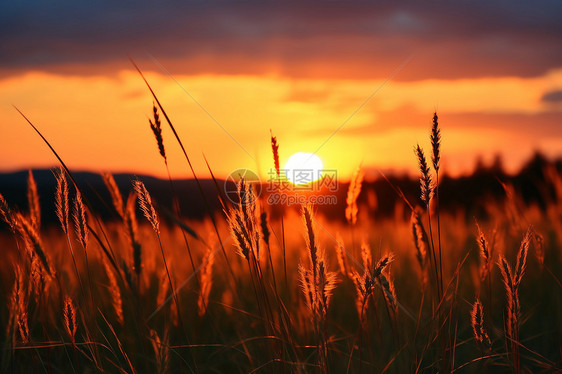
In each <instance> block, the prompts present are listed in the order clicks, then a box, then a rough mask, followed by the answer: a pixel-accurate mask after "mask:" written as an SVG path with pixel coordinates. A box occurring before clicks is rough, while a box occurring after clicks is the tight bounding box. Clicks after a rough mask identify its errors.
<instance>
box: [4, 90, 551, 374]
mask: <svg viewBox="0 0 562 374" xmlns="http://www.w3.org/2000/svg"><path fill="white" fill-rule="evenodd" d="M154 99H155V102H156V105H154V106H153V109H152V112H153V118H152V119H151V120H150V131H152V132H153V134H154V135H155V138H156V143H157V146H158V150H159V153H160V156H162V157H163V159H164V163H165V165H164V166H165V167H166V168H167V162H168V161H167V158H166V153H165V149H164V138H163V133H162V127H161V124H160V117H159V116H160V114H159V113H162V114H163V115H164V117H165V118H166V119H167V121H168V122H169V119H168V117H167V115H165V112H164V110H163V108H162V106H161V103H160V102H159V101H157V98H156V95H155V94H154ZM169 125H170V126H172V125H171V122H169ZM148 130H149V129H147V131H148ZM173 132H174V135H175V136H177V140H178V141H180V140H179V135H178V134H177V133H176V132H175V130H174V131H173ZM269 140H270V142H271V146H272V151H273V162H272V167H273V168H274V169H275V170H276V173H278V174H277V175H278V177H280V171H279V143H278V142H277V139H276V138H275V137H273V135H271V137H270V139H269ZM430 140H431V142H432V160H431V164H430V163H428V161H427V160H426V158H425V154H424V152H423V150H422V149H421V147H419V146H418V147H416V148H415V155H416V158H417V162H418V164H419V167H420V174H421V178H420V187H421V191H420V199H416V201H413V200H412V201H407V199H406V196H405V195H404V194H401V196H400V197H401V199H403V200H399V202H398V203H397V204H398V206H397V207H396V209H397V211H398V210H399V209H410V211H409V213H404V214H397V215H396V216H395V217H394V218H384V219H383V218H377V219H376V220H374V219H373V218H372V217H373V215H372V214H371V213H373V212H372V211H370V210H369V207H368V206H367V205H364V204H363V203H362V200H361V191H362V190H363V191H365V189H366V188H370V187H369V186H368V185H366V184H364V183H362V174H361V172H360V171H358V173H357V174H356V176H355V177H354V178H353V182H352V186H351V187H350V189H349V192H348V195H347V197H348V198H347V201H346V205H347V210H346V212H342V213H341V217H340V216H338V217H335V216H333V215H327V214H325V213H323V209H322V207H321V206H317V207H312V206H308V205H306V206H303V207H301V209H300V211H298V212H296V211H293V210H291V209H281V210H278V211H277V212H280V213H277V215H276V214H273V213H272V211H273V210H272V208H271V207H269V206H267V205H266V204H265V200H264V199H260V198H258V197H257V196H256V194H255V191H254V189H253V187H252V186H251V184H250V183H248V182H246V181H244V180H243V179H242V180H240V182H239V184H238V186H237V195H238V203H236V204H235V203H232V204H227V202H226V201H224V200H223V199H221V203H222V204H223V208H224V212H222V213H223V214H224V215H223V216H212V215H211V214H210V213H209V215H208V216H207V218H206V219H205V220H203V221H201V222H197V221H193V222H189V225H186V223H185V222H184V220H183V218H182V217H181V216H180V210H179V209H175V211H174V213H173V214H172V215H171V216H172V219H170V220H168V221H167V222H165V221H163V220H162V219H161V215H162V214H164V213H165V212H166V208H165V207H163V206H161V205H160V204H158V202H157V201H155V199H154V198H153V196H151V194H150V193H149V190H148V189H147V188H146V186H145V185H144V183H143V182H142V181H140V180H135V181H133V183H132V188H130V190H129V192H128V194H125V193H123V191H120V190H119V188H118V187H117V184H116V183H115V180H114V179H113V177H112V176H111V175H110V174H108V173H104V174H103V175H102V179H103V181H104V183H105V186H106V188H107V190H108V192H109V195H108V196H110V199H111V201H110V202H109V203H110V204H108V205H110V206H112V207H113V209H114V214H115V217H116V218H117V219H116V220H106V221H104V220H102V219H101V217H100V216H99V215H97V213H96V210H94V209H91V206H92V202H89V201H87V199H86V198H85V196H86V194H85V193H84V191H82V190H81V189H80V186H78V185H76V184H75V181H74V179H73V178H72V174H71V171H70V170H69V169H67V168H66V166H65V165H64V164H62V165H61V166H62V168H61V169H60V170H58V171H55V172H54V179H55V182H56V186H57V188H56V191H55V195H54V196H46V195H42V196H40V194H39V192H40V189H39V188H38V186H37V184H36V183H35V180H34V179H33V174H32V172H30V173H29V174H28V187H29V188H28V194H27V196H28V199H27V201H28V204H27V207H16V206H14V205H12V204H10V202H9V201H6V199H4V197H3V196H2V195H0V217H1V219H2V220H3V221H4V222H5V223H6V225H5V229H6V230H4V232H1V233H0V244H1V246H2V248H4V251H3V253H4V258H3V260H4V261H3V264H4V265H3V266H2V267H0V274H1V276H2V279H3V282H2V287H0V297H2V298H3V299H4V300H5V303H4V305H5V307H3V308H2V310H1V312H0V320H1V321H2V323H3V326H4V331H5V334H4V339H3V341H4V344H3V353H2V364H1V365H2V366H1V368H2V371H4V372H26V371H31V372H92V371H101V372H121V373H133V372H134V373H136V372H146V373H152V372H158V373H166V372H170V373H171V372H254V373H256V372H322V373H328V372H331V373H340V372H390V373H404V372H474V373H476V372H481V371H482V370H488V371H493V372H511V371H514V372H518V373H523V372H554V371H557V370H558V371H559V370H561V367H560V365H561V364H560V363H561V362H562V361H561V360H562V358H561V356H560V354H561V351H562V349H561V345H560V344H561V343H560V339H559V337H560V336H561V335H562V322H561V320H560V316H561V315H562V292H561V291H562V290H561V288H562V287H561V286H560V277H561V274H562V260H561V258H562V256H561V253H560V246H561V243H562V235H561V234H560V231H559V230H558V229H559V227H562V215H560V214H558V212H562V202H560V200H552V201H550V205H549V206H550V209H549V210H548V211H544V212H543V211H540V210H537V209H536V208H535V207H533V206H529V205H527V204H526V203H525V202H524V201H523V200H522V199H521V197H520V195H519V194H518V193H517V191H514V190H513V191H512V192H511V195H510V197H509V198H508V199H506V200H505V201H491V200H490V201H489V202H488V204H487V205H486V206H487V211H486V214H484V215H482V216H481V217H478V221H477V224H476V225H474V219H473V218H472V217H471V219H465V218H464V213H465V212H453V213H450V212H443V211H440V207H439V190H438V186H439V162H440V158H441V156H442V155H441V153H440V149H439V147H440V141H441V133H440V129H439V125H438V123H437V115H436V114H435V115H434V117H433V126H432V128H431V131H430ZM180 142H181V141H180ZM264 142H265V141H264ZM53 151H54V149H53ZM184 151H185V149H184ZM185 157H186V160H187V161H188V164H189V165H188V166H189V168H190V170H191V171H193V172H195V170H194V169H193V168H192V167H191V164H190V161H189V158H188V157H187V152H186V151H185ZM412 162H413V163H414V162H416V160H415V159H413V160H412ZM61 163H62V159H61ZM430 167H433V173H434V174H432V170H431V169H430ZM209 170H211V169H210V165H209ZM549 173H550V174H549V175H550V177H549V180H548V181H547V182H550V183H552V184H553V185H555V184H556V183H557V181H558V183H560V182H559V180H562V179H560V174H559V173H558V171H552V170H551V171H550V172H549ZM433 175H434V176H433ZM67 178H69V179H68V180H67ZM169 180H170V181H171V183H173V179H172V178H171V176H169ZM68 181H72V184H71V185H70V186H69V183H68ZM433 181H435V183H433ZM215 182H217V181H215ZM561 185H562V184H561ZM217 186H218V183H217ZM72 187H74V188H72ZM171 189H172V191H173V190H174V187H173V186H172V187H171ZM396 190H397V191H398V189H396ZM201 192H202V191H201ZM122 193H123V194H122ZM172 193H173V194H174V195H175V193H174V192H172ZM217 197H218V198H221V196H220V195H218V196H217ZM39 199H41V201H46V200H50V201H52V204H51V206H52V209H53V210H54V212H55V213H56V216H57V217H58V220H59V222H58V228H56V229H55V228H52V227H49V226H48V225H46V224H45V222H44V220H42V219H41V214H42V213H44V212H41V210H40V209H39V203H38V202H39ZM174 204H176V203H174ZM178 204H179V202H178ZM416 205H421V207H417V206H416ZM513 207H517V209H515V208H513ZM359 208H361V209H362V210H361V211H362V212H363V209H364V212H365V214H363V213H362V214H360V215H359V214H358V211H359ZM512 208H513V209H512ZM506 211H511V212H512V214H509V215H508V214H504V213H505V212H506ZM553 212H556V214H555V213H553ZM139 214H142V216H143V217H144V219H142V220H141V221H140V222H138V219H139ZM377 217H379V216H378V215H377ZM434 217H435V218H436V219H433V218H434ZM514 221H517V224H514ZM94 222H95V223H94ZM71 224H74V229H72V228H71V227H70V226H71ZM530 224H532V227H531V228H529V229H528V230H527V231H526V232H523V230H522V229H521V227H529V225H530ZM186 226H189V230H191V231H187V230H186V229H185V227H186ZM490 227H494V230H489V229H488V228H490ZM352 232H353V233H354V234H353V235H351V234H352ZM489 232H492V234H491V235H486V233H489ZM185 233H190V238H189V239H190V240H189V242H188V241H187V239H186V236H185ZM203 238H209V239H208V240H204V239H203ZM344 238H347V240H345V239H344ZM356 238H357V239H358V240H359V239H360V241H361V245H360V246H357V247H356V246H355V243H354V242H355V239H356ZM521 238H523V240H522V241H521ZM186 246H187V249H188V251H187V253H186V251H185V248H186ZM77 248H82V249H83V250H76V249H77ZM529 251H533V253H535V256H532V255H531V256H529ZM221 252H222V254H223V256H222V257H223V260H224V261H219V259H220V257H219V258H217V257H216V255H217V254H219V253H221ZM186 255H187V256H186ZM187 257H189V259H188V258H187ZM508 259H510V260H508ZM495 264H497V266H495ZM276 274H278V277H283V278H284V282H277V280H278V279H280V278H277V279H276ZM280 274H283V275H280ZM85 277H86V278H87V279H88V285H87V287H85V284H84V282H83V280H84V279H86V278H85Z"/></svg>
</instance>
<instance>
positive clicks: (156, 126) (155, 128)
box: [148, 104, 168, 165]
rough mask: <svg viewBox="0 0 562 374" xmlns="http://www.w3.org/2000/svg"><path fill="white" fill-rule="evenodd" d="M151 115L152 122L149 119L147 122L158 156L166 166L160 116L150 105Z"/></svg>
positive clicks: (166, 160) (154, 106)
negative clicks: (152, 134)
mask: <svg viewBox="0 0 562 374" xmlns="http://www.w3.org/2000/svg"><path fill="white" fill-rule="evenodd" d="M152 114H153V117H154V122H152V120H151V119H149V120H148V122H149V123H150V129H151V130H152V132H153V133H154V137H155V138H156V143H157V144H158V151H159V152H160V155H161V156H162V157H163V158H164V162H165V163H166V165H167V164H168V159H167V158H166V150H165V149H164V139H163V138H162V124H161V122H160V116H159V115H158V109H157V108H156V105H154V104H153V105H152Z"/></svg>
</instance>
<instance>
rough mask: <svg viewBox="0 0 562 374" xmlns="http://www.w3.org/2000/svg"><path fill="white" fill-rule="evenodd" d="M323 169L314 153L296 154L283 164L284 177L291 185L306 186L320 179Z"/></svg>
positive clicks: (320, 161)
mask: <svg viewBox="0 0 562 374" xmlns="http://www.w3.org/2000/svg"><path fill="white" fill-rule="evenodd" d="M323 167H324V164H323V163H322V160H321V159H320V157H318V156H317V155H315V154H314V153H305V152H297V153H295V154H293V155H292V156H291V157H289V160H288V161H287V163H286V164H285V175H286V177H287V179H288V180H289V181H290V182H291V183H293V184H307V183H310V182H314V181H315V180H317V179H319V178H320V176H321V175H322V168H323Z"/></svg>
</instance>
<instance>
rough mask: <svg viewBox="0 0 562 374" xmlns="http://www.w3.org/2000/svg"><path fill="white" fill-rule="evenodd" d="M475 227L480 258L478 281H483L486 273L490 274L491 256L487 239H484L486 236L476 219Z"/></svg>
mask: <svg viewBox="0 0 562 374" xmlns="http://www.w3.org/2000/svg"><path fill="white" fill-rule="evenodd" d="M476 228H477V229H478V247H479V248H480V260H481V265H480V281H481V282H484V280H485V279H486V277H487V276H488V274H490V271H491V266H492V261H491V260H492V258H491V257H492V256H491V253H490V244H489V243H488V240H486V237H485V236H484V233H483V232H482V229H481V228H480V225H479V224H478V221H477V222H476Z"/></svg>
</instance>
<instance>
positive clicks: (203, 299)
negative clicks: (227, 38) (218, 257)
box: [197, 246, 215, 317]
mask: <svg viewBox="0 0 562 374" xmlns="http://www.w3.org/2000/svg"><path fill="white" fill-rule="evenodd" d="M214 261H215V256H214V251H213V248H212V247H210V246H209V247H208V248H207V250H206V252H205V255H204V256H203V260H202V262H201V263H202V265H201V272H200V274H201V289H200V291H199V298H198V299H197V312H198V314H199V316H201V317H202V316H203V315H205V313H206V311H207V305H209V294H210V293H211V287H212V286H213V263H214Z"/></svg>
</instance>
